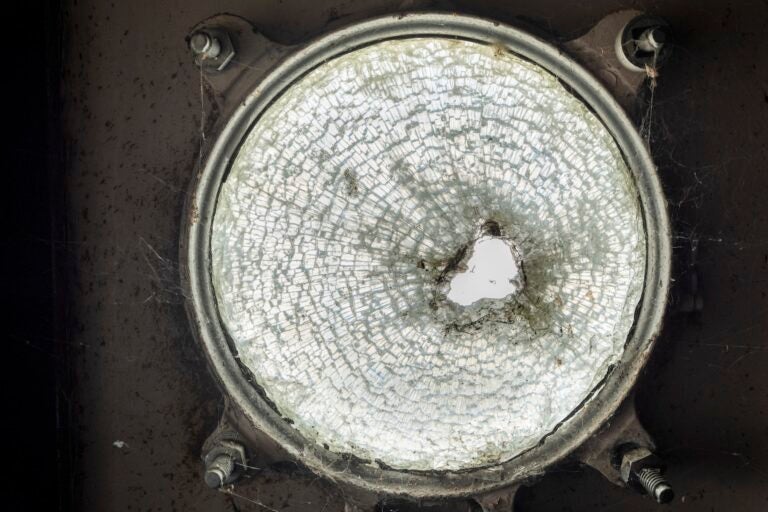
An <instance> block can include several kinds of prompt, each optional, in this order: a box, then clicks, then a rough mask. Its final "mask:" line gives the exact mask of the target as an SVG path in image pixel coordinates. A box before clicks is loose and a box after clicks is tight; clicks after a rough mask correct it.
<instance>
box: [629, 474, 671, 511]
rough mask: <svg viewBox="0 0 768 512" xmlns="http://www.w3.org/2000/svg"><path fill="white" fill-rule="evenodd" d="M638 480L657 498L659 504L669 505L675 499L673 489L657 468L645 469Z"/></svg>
mask: <svg viewBox="0 0 768 512" xmlns="http://www.w3.org/2000/svg"><path fill="white" fill-rule="evenodd" d="M637 480H638V482H640V485H642V486H643V488H644V489H645V490H646V491H647V492H648V494H650V495H651V496H653V497H654V498H656V501H658V502H659V503H668V502H669V501H671V500H672V498H673V497H674V492H673V491H672V487H670V485H669V484H668V483H667V481H666V480H664V477H662V476H661V472H660V471H659V470H658V469H656V468H645V469H643V470H641V471H640V472H639V473H638V474H637Z"/></svg>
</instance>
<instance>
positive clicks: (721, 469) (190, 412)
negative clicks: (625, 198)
mask: <svg viewBox="0 0 768 512" xmlns="http://www.w3.org/2000/svg"><path fill="white" fill-rule="evenodd" d="M425 5H427V6H428V5H429V4H428V3H425V2H409V1H406V2H381V1H379V2H374V1H365V2H356V3H354V4H352V3H345V2H332V1H327V2H310V1H298V0H294V1H288V2H278V1H262V2H246V1H244V0H229V1H226V2H223V3H219V4H217V6H216V9H217V10H219V11H228V12H235V13H238V14H241V15H243V16H245V17H247V18H250V19H252V20H253V21H255V22H256V23H257V24H258V25H259V26H261V27H262V28H263V30H264V31H265V33H267V34H268V35H269V36H270V37H273V38H275V39H277V40H280V41H283V42H287V43H291V42H295V41H299V40H301V39H303V38H304V37H306V36H308V35H312V34H316V33H318V32H320V31H322V30H323V29H324V28H325V27H327V26H328V25H329V24H330V25H334V24H340V23H347V22H349V21H352V20H353V19H360V18H363V17H366V16H370V15H372V14H380V13H383V12H392V11H395V10H398V9H401V8H419V7H423V6H425ZM437 5H438V6H442V7H444V8H446V9H448V10H462V11H465V12H470V13H475V14H481V15H485V16H491V17H496V18H498V19H500V20H502V21H509V20H511V19H512V18H514V17H516V16H522V17H524V18H526V19H528V20H534V21H536V22H537V23H538V25H539V26H541V27H543V29H544V30H551V31H555V32H558V33H560V34H563V35H566V36H575V35H579V34H581V33H584V32H586V31H587V30H588V29H589V27H590V26H591V25H592V24H594V23H595V22H596V21H598V20H599V19H600V18H601V17H602V16H604V15H605V14H608V13H610V12H611V11H613V10H616V9H618V8H621V7H624V5H620V2H616V1H600V2H590V3H589V4H588V6H578V7H575V6H572V5H571V4H568V3H566V2H555V1H551V0H549V1H544V0H539V1H536V2H533V1H525V2H516V3H515V4H514V5H510V4H509V3H507V2H493V1H481V2H471V3H470V2H454V3H450V4H448V3H440V4H437ZM648 5H650V7H652V9H651V12H652V13H654V14H658V15H661V16H664V17H666V18H667V19H668V20H669V21H670V23H671V25H672V29H673V31H674V32H675V33H676V34H677V37H678V39H679V41H678V44H679V48H678V49H677V51H676V53H675V55H674V56H673V57H672V59H671V60H670V62H669V63H668V64H667V67H666V68H665V69H663V70H662V71H661V75H660V77H659V79H658V87H657V89H656V90H655V93H654V98H653V99H654V101H653V105H654V108H653V111H652V117H653V120H654V123H653V124H652V129H651V135H652V143H653V151H654V155H655V157H656V158H657V162H658V163H659V166H660V172H661V174H662V179H664V180H665V185H666V189H667V192H668V195H669V198H670V203H671V206H672V214H673V218H674V220H675V225H676V229H677V235H676V237H677V238H676V244H675V245H676V246H677V249H678V254H677V256H678V260H677V261H680V262H686V261H691V260H692V257H691V256H690V253H691V248H692V247H697V248H698V251H697V252H696V254H697V259H696V263H697V266H698V268H699V270H700V271H701V274H702V280H701V284H700V288H701V290H702V293H703V294H704V297H705V300H706V304H705V310H704V312H703V313H701V314H698V315H687V316H676V317H672V318H671V320H670V322H669V324H668V327H667V329H666V330H665V332H664V334H663V335H662V338H661V339H660V342H659V348H658V350H656V351H655V353H654V354H653V356H652V363H651V366H650V367H649V368H648V369H647V370H646V372H645V376H644V379H643V380H642V382H641V383H640V386H639V389H638V395H639V415H640V417H641V419H642V420H643V421H644V423H645V425H646V427H647V429H648V430H649V432H650V433H651V434H652V435H654V437H655V439H656V442H657V445H658V447H659V450H660V452H661V454H662V455H663V456H665V457H666V459H667V462H668V464H669V470H668V477H669V479H670V481H672V482H674V483H675V485H676V487H677V491H678V497H677V498H676V501H675V502H674V503H673V504H672V505H671V507H670V508H669V509H670V510H702V511H703V510H711V509H715V510H719V509H721V508H724V507H726V506H727V508H728V509H729V510H734V511H742V510H743V511H752V510H755V511H757V510H764V509H765V507H766V506H767V505H768V491H767V489H768V464H766V462H765V461H764V459H765V455H766V452H768V430H766V425H768V395H766V389H768V386H767V385H766V384H768V377H766V375H768V374H767V373H766V372H765V367H766V364H768V336H767V335H766V330H767V329H766V328H768V315H766V310H767V309H768V299H767V298H766V273H767V272H768V256H767V255H766V254H768V227H767V226H768V219H766V217H767V216H768V205H767V204H766V203H765V201H764V199H763V198H764V197H765V194H766V191H767V190H766V189H768V174H766V173H764V172H761V165H762V162H763V161H764V160H765V156H766V155H765V150H764V141H765V140H766V137H768V95H767V94H768V65H766V59H765V55H766V53H767V51H768V48H766V46H767V45H766V42H765V39H764V37H763V33H764V30H765V27H766V23H767V22H768V8H766V6H765V5H763V4H760V3H758V2H752V3H739V4H735V3H734V4H725V3H721V2H715V1H714V0H712V1H707V2H695V3H694V2H688V1H682V0H681V1H677V2H666V3H665V4H663V5H659V4H657V3H655V2H654V3H651V2H648ZM642 6H643V3H642V2H638V3H635V4H633V7H635V8H641V7H642ZM212 14H214V12H212V8H211V6H210V5H209V4H207V3H205V2H201V1H197V0H195V1H191V2H170V1H168V2H130V3H129V2H122V3H114V4H112V3H107V2H98V1H95V0H88V1H79V2H77V3H75V2H69V3H68V5H67V6H66V8H65V18H64V24H65V35H66V39H67V50H66V65H65V75H64V87H65V97H66V109H65V133H66V137H67V147H68V150H69V155H70V159H69V160H70V161H69V169H68V171H67V174H66V182H67V184H66V191H67V204H68V211H67V223H68V241H67V244H66V248H67V250H66V253H67V257H68V268H69V270H70V283H71V289H70V299H69V301H70V310H71V338H70V339H69V340H67V341H68V343H69V346H71V347H72V350H71V352H72V354H71V355H72V357H73V363H74V365H75V369H76V375H77V380H76V383H75V389H74V395H73V401H72V402H71V403H72V410H73V422H74V423H73V425H72V429H73V431H74V434H75V437H76V439H77V440H78V450H77V454H78V455H77V457H76V460H75V461H74V462H75V464H76V467H77V471H75V472H74V473H73V474H72V475H71V479H72V485H73V486H74V488H75V489H76V493H75V496H76V499H77V505H76V508H77V509H79V510H175V509H178V510H187V511H193V510H209V511H215V510H233V506H235V505H234V502H233V501H232V498H231V497H229V496H226V495H223V494H220V493H216V492H215V491H211V490H209V489H207V488H206V487H205V486H204V484H203V483H202V481H201V474H200V473H201V467H200V463H199V453H200V447H201V445H202V443H203V441H204V440H205V438H206V436H207V435H208V434H209V433H210V431H211V430H212V429H213V427H214V426H215V422H216V420H217V419H218V416H219V414H220V412H221V407H222V401H221V397H220V395H219V394H218V392H217V390H216V389H215V386H214V383H213V381H212V379H211V378H210V376H209V374H208V371H207V369H206V368H205V366H204V364H203V362H202V358H201V356H200V354H199V350H198V348H197V347H196V346H195V345H194V343H193V342H192V337H191V335H190V331H189V327H188V325H187V322H186V317H185V315H184V311H183V305H182V303H183V298H182V297H181V296H180V287H179V283H178V268H177V263H176V262H177V261H178V249H177V247H178V235H179V227H180V222H181V211H182V206H183V201H184V194H185V189H186V186H187V184H188V183H189V181H190V178H191V173H192V169H193V168H194V165H195V162H196V159H197V155H198V148H199V143H200V114H201V102H200V98H201V89H200V80H199V76H198V75H197V70H196V69H195V67H194V66H193V65H191V56H190V55H189V53H188V51H187V49H186V46H185V42H184V36H185V35H187V33H188V31H189V29H190V28H191V27H192V26H193V25H194V24H195V23H197V22H198V21H200V20H202V19H204V18H207V17H209V16H210V15H212ZM203 96H204V97H207V92H206V91H205V90H204V91H203ZM207 103H208V104H210V102H208V101H207ZM214 116H215V112H208V114H207V115H206V118H207V119H208V120H209V121H210V120H211V119H213V118H214ZM117 441H120V442H118V443H116V442H117ZM278 469H280V468H277V469H273V470H270V472H269V473H267V474H265V475H262V476H259V477H257V478H255V479H254V481H253V482H251V485H253V486H255V488H256V489H257V491H258V490H262V491H261V492H257V494H258V495H259V496H260V501H261V502H263V503H264V504H266V505H268V506H269V507H272V508H275V509H278V510H322V509H323V508H326V509H327V510H329V511H330V510H340V506H341V505H340V503H341V500H340V499H339V497H338V496H336V495H333V494H332V493H331V492H330V491H328V490H327V489H325V488H324V487H322V485H321V484H318V483H315V482H316V480H315V479H314V478H313V477H311V475H304V474H302V479H299V480H297V481H296V482H297V483H290V482H291V481H290V480H288V479H287V477H286V475H288V476H291V475H290V473H289V472H287V470H284V468H283V470H280V471H278ZM269 480H276V481H279V482H280V485H268V482H267V481H269ZM302 482H303V483H302ZM318 503H321V504H322V505H319V506H318ZM237 506H238V507H241V509H243V510H245V509H253V510H264V509H263V507H261V506H260V505H256V504H253V503H251V504H248V503H245V502H243V501H237ZM654 506H655V505H653V504H652V503H651V502H649V501H647V500H646V499H645V498H642V497H640V496H635V495H633V494H631V493H628V492H627V491H625V490H622V489H620V488H618V487H614V486H612V485H611V484H609V483H608V482H606V481H604V480H603V479H602V478H601V477H600V476H599V475H598V474H597V473H596V472H594V471H591V470H588V469H578V468H575V467H565V468H564V469H563V470H561V471H557V472H554V473H551V474H549V475H548V476H546V477H544V479H543V480H542V481H541V482H539V483H538V484H537V485H535V486H533V487H530V488H523V489H521V491H520V493H519V495H518V509H519V510H648V509H651V508H653V507H654Z"/></svg>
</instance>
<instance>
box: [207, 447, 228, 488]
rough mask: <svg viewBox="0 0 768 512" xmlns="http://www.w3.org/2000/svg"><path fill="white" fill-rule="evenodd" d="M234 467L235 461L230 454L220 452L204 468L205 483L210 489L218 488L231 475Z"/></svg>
mask: <svg viewBox="0 0 768 512" xmlns="http://www.w3.org/2000/svg"><path fill="white" fill-rule="evenodd" d="M234 469H235V461H234V459H233V458H232V456H231V455H229V454H227V453H222V454H220V455H217V456H216V457H215V458H214V459H213V460H212V461H211V462H210V463H209V464H208V466H207V467H206V468H205V477H204V479H205V483H206V485H207V486H208V487H210V488H211V489H218V488H219V487H221V486H222V485H224V484H225V483H226V482H227V480H229V478H230V477H231V476H232V472H233V471H234Z"/></svg>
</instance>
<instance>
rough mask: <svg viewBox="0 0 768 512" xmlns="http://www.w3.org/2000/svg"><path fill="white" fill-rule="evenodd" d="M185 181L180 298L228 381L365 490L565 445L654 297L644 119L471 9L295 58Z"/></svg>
mask: <svg viewBox="0 0 768 512" xmlns="http://www.w3.org/2000/svg"><path fill="white" fill-rule="evenodd" d="M192 201H193V203H192V208H193V210H194V213H195V215H193V216H192V218H191V222H190V225H189V229H188V232H187V240H186V242H187V243H186V245H185V250H186V260H187V265H188V272H189V275H188V281H189V287H190V292H191V306H192V308H191V310H192V315H193V318H194V319H195V324H196V326H197V327H198V331H199V334H200V337H201V340H202V341H203V344H204V347H205V349H206V352H207V353H208V356H209V359H210V361H211V364H212V366H213V369H214V371H215V372H216V374H217V375H218V376H219V378H220V380H221V382H222V384H223V386H224V388H225V391H226V393H227V394H228V396H229V397H230V398H231V399H232V401H233V402H234V404H235V406H236V407H237V408H238V409H239V410H240V411H241V412H242V414H243V415H244V416H245V417H247V418H248V419H249V421H250V422H251V424H252V425H253V427H254V428H257V429H259V430H261V431H263V432H264V433H266V434H267V435H268V436H270V437H271V438H272V439H274V440H275V441H276V442H277V443H278V444H280V445H281V446H282V447H283V448H284V449H286V450H287V451H288V453H290V454H291V455H293V456H295V457H297V458H298V459H300V460H301V461H302V462H303V463H305V464H306V465H308V466H309V467H310V468H312V469H313V470H315V471H317V472H320V473H324V474H327V475H328V476H331V477H333V478H335V479H340V480H342V481H347V482H351V483H352V484H353V485H357V486H362V487H366V488H371V489H377V490H383V491H391V492H398V493H405V494H411V495H414V496H426V495H434V496H437V495H441V496H442V495H457V494H466V493H467V492H470V491H474V490H477V489H488V488H493V487H498V486H500V485H503V484H505V483H509V482H511V481H514V480H516V479H520V478H524V477H525V476H528V475H530V474H534V473H536V472H538V471H540V470H541V469H542V468H544V467H546V466H547V465H548V464H551V463H552V462H554V461H556V460H558V459H559V458H562V457H563V456H564V454H567V453H568V452H569V451H571V450H573V449H574V448H575V447H577V446H579V444H580V443H581V442H583V441H584V439H586V438H587V437H588V436H589V435H591V434H592V433H593V432H594V431H595V430H596V429H597V428H598V427H599V426H600V425H601V424H602V423H603V422H604V421H605V420H606V419H607V418H608V417H609V416H610V415H611V413H612V412H613V411H614V410H615V408H616V406H617V404H618V403H619V402H620V401H621V399H622V398H623V397H624V396H625V395H626V393H627V391H628V390H629V388H630V387H631V385H632V383H633V382H634V379H635V377H636V374H637V372H638V371H639V369H640V367H641V366H642V364H643V362H644V360H645V358H646V357H647V353H648V349H649V348H650V346H651V344H652V342H653V335H654V334H655V333H656V331H657V329H658V326H659V323H660V319H661V314H662V312H663V308H664V303H665V299H666V288H667V281H668V265H669V263H668V260H669V255H668V252H669V242H668V226H667V221H666V214H665V212H664V202H663V198H662V197H661V195H660V192H659V187H658V183H657V180H656V176H655V170H654V167H653V165H652V163H651V160H650V158H649V156H648V154H647V152H646V149H645V147H644V145H643V143H642V141H641V140H640V138H639V137H638V135H637V133H636V132H635V130H634V128H633V127H632V126H631V125H630V124H629V122H628V121H627V120H626V118H625V116H624V114H623V113H622V111H621V110H620V109H619V108H618V107H617V106H616V104H615V102H613V100H612V99H611V98H610V96H609V95H608V93H607V92H605V91H604V90H603V89H602V88H601V87H600V86H599V85H598V84H597V83H596V82H595V81H594V80H593V79H592V78H591V77H590V75H589V74H588V73H587V72H586V71H584V70H583V69H581V68H580V67H579V66H577V65H576V64H574V63H573V62H572V61H570V60H569V59H568V58H566V57H564V56H563V55H562V54H561V53H560V52H558V51H557V50H556V49H554V48H552V47H550V46H549V45H547V44H545V43H543V42H541V41H539V40H537V39H535V38H533V37H531V36H529V35H527V34H525V33H523V32H520V31H518V30H516V29H512V28H509V27H504V26H500V25H498V24H494V23H491V22H487V21H482V20H477V19H474V18H468V17H461V16H442V15H419V16H408V17H405V18H386V19H380V20H374V21H369V22H365V23H362V24H359V25H356V26H354V27H352V28H348V29H345V30H342V31H339V32H336V33H334V34H331V35H329V36H326V37H325V38H321V39H320V40H318V41H316V42H314V43H312V44H310V45H308V46H306V47H305V48H303V49H301V50H299V51H297V52H295V53H294V54H292V55H291V56H289V57H287V58H286V59H285V60H284V61H283V62H282V63H281V64H280V65H278V66H277V67H276V68H275V69H274V70H273V71H272V72H271V73H270V74H268V75H267V76H266V77H265V78H263V80H262V81H261V82H260V83H259V84H257V85H256V86H255V88H254V89H253V92H252V93H251V94H250V95H249V96H248V97H247V99H246V100H245V101H244V102H243V104H242V106H241V107H240V108H239V109H238V110H237V111H236V112H235V113H234V114H233V115H232V117H231V118H230V119H229V120H228V121H227V122H226V123H225V125H224V127H223V128H222V130H221V132H220V134H219V138H218V140H217V142H216V144H215V145H214V147H213V148H212V149H211V151H210V153H209V154H208V156H207V158H206V161H205V165H204V167H203V169H202V171H201V174H200V177H199V179H198V181H197V182H196V184H195V189H194V192H193V198H192ZM350 461H352V462H350ZM491 475H495V476H494V477H491Z"/></svg>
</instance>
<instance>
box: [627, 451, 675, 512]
mask: <svg viewBox="0 0 768 512" xmlns="http://www.w3.org/2000/svg"><path fill="white" fill-rule="evenodd" d="M663 466H664V465H663V463H662V461H661V460H660V459H659V458H658V457H657V456H656V455H654V454H653V453H651V451H650V450H649V449H648V448H643V447H635V448H632V449H630V450H629V451H627V452H625V453H623V454H622V455H621V479H622V480H623V481H624V482H625V483H626V484H628V485H630V486H634V487H635V488H637V489H638V490H641V491H645V492H647V493H648V494H649V495H650V496H653V498H654V499H655V500H656V501H657V502H659V503H669V502H670V501H672V498H674V497H675V493H674V491H673V490H672V487H671V486H670V485H669V484H668V483H667V481H666V480H664V477H662V476H661V471H662V468H663Z"/></svg>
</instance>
